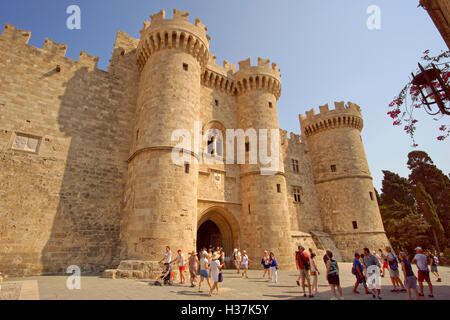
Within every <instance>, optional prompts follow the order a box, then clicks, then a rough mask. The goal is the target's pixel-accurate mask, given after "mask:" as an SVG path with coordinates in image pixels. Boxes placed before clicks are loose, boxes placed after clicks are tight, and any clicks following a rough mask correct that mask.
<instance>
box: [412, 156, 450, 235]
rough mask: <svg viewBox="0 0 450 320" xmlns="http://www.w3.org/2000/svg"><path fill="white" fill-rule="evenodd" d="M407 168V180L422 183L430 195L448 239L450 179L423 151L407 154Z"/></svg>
mask: <svg viewBox="0 0 450 320" xmlns="http://www.w3.org/2000/svg"><path fill="white" fill-rule="evenodd" d="M408 168H409V169H410V170H411V174H410V175H409V182H410V183H411V185H412V186H414V187H416V186H417V185H418V183H419V182H420V183H422V185H423V187H424V188H425V191H426V193H428V194H429V195H430V196H431V199H432V200H433V202H434V204H435V206H436V213H437V216H438V218H439V220H440V222H441V223H442V226H443V228H444V232H445V235H446V239H445V240H447V241H448V239H450V179H449V177H448V176H447V175H445V174H444V173H443V172H442V171H441V170H439V169H438V168H437V167H436V166H435V165H434V163H433V161H432V160H431V158H430V157H429V155H428V154H427V153H426V152H424V151H413V152H410V153H409V154H408Z"/></svg>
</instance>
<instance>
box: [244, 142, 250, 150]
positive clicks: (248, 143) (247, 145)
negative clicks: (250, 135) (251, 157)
mask: <svg viewBox="0 0 450 320" xmlns="http://www.w3.org/2000/svg"><path fill="white" fill-rule="evenodd" d="M245 152H250V142H246V143H245Z"/></svg>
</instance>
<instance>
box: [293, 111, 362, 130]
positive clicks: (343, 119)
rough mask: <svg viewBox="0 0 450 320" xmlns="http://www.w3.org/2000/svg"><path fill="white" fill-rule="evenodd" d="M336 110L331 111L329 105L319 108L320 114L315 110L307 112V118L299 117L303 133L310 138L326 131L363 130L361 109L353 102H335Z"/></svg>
mask: <svg viewBox="0 0 450 320" xmlns="http://www.w3.org/2000/svg"><path fill="white" fill-rule="evenodd" d="M334 105H335V109H334V110H330V109H329V107H328V104H326V105H323V106H320V107H319V110H320V111H319V113H318V114H316V113H315V111H314V109H311V110H310V111H306V116H304V115H299V118H300V126H301V129H302V132H303V133H304V134H305V135H306V137H309V136H311V135H313V134H316V133H319V132H322V131H324V130H330V129H336V128H342V127H353V128H356V129H358V130H360V131H361V130H362V128H363V119H362V114H361V108H360V107H359V106H358V105H357V104H354V103H352V102H348V104H347V105H346V104H345V102H335V103H334Z"/></svg>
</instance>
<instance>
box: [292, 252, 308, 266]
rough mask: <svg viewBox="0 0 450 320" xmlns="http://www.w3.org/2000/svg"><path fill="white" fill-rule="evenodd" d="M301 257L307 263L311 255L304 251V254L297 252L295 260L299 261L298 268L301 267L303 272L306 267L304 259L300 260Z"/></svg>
mask: <svg viewBox="0 0 450 320" xmlns="http://www.w3.org/2000/svg"><path fill="white" fill-rule="evenodd" d="M300 255H302V258H303V260H304V261H306V262H309V255H308V254H307V253H306V252H305V251H303V252H302V253H300V252H299V251H297V252H296V253H295V260H297V263H298V267H299V268H300V269H301V270H303V269H305V266H304V264H303V261H302V259H301V258H300Z"/></svg>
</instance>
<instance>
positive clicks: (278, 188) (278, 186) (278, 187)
mask: <svg viewBox="0 0 450 320" xmlns="http://www.w3.org/2000/svg"><path fill="white" fill-rule="evenodd" d="M277 192H278V193H281V185H280V184H277Z"/></svg>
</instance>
